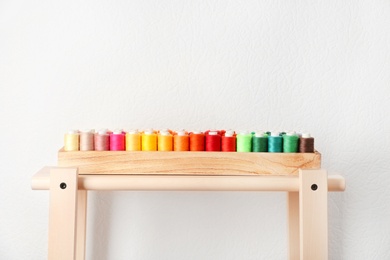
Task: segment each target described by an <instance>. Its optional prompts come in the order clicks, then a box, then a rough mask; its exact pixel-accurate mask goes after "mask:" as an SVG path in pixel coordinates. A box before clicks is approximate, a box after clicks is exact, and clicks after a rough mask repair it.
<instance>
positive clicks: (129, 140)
mask: <svg viewBox="0 0 390 260" xmlns="http://www.w3.org/2000/svg"><path fill="white" fill-rule="evenodd" d="M126 151H141V134H140V133H139V132H138V130H130V131H128V132H127V133H126Z"/></svg>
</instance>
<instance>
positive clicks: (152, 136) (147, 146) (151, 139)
mask: <svg viewBox="0 0 390 260" xmlns="http://www.w3.org/2000/svg"><path fill="white" fill-rule="evenodd" d="M141 139H142V151H157V134H156V133H155V131H153V130H152V129H148V130H145V131H144V133H143V134H142V138H141Z"/></svg>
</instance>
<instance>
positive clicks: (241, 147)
mask: <svg viewBox="0 0 390 260" xmlns="http://www.w3.org/2000/svg"><path fill="white" fill-rule="evenodd" d="M236 140H237V152H251V151H252V134H251V133H249V132H247V131H245V132H241V133H239V134H238V135H237V136H236Z"/></svg>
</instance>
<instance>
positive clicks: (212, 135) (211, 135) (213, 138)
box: [205, 131, 221, 152]
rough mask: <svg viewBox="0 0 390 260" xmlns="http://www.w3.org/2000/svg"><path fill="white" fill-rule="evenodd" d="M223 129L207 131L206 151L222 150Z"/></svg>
mask: <svg viewBox="0 0 390 260" xmlns="http://www.w3.org/2000/svg"><path fill="white" fill-rule="evenodd" d="M220 133H221V131H206V133H205V149H206V152H219V151H221V134H220Z"/></svg>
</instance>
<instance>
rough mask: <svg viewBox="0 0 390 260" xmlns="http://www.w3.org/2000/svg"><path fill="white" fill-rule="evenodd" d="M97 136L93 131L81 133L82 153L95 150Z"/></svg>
mask: <svg viewBox="0 0 390 260" xmlns="http://www.w3.org/2000/svg"><path fill="white" fill-rule="evenodd" d="M94 136H95V134H94V131H93V130H86V131H82V132H81V133H80V151H93V150H95V145H94V144H95V140H94V139H95V138H94Z"/></svg>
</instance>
